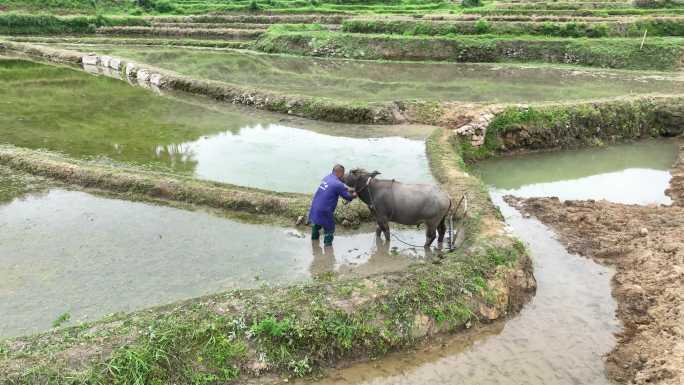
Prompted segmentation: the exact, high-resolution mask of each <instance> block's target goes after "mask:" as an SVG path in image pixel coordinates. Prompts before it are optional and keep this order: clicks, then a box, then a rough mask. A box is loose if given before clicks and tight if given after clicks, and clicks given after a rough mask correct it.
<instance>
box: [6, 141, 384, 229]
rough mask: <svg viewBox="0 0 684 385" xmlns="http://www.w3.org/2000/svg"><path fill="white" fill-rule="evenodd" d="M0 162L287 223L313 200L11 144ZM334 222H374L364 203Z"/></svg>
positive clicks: (342, 211)
mask: <svg viewBox="0 0 684 385" xmlns="http://www.w3.org/2000/svg"><path fill="white" fill-rule="evenodd" d="M0 164H3V165H5V166H7V167H11V168H13V169H16V170H20V171H23V172H27V173H29V174H32V175H38V176H43V177H48V178H52V179H55V180H58V181H61V182H64V183H67V184H71V185H76V186H80V187H84V188H97V189H101V190H105V191H111V192H114V193H118V194H133V195H135V194H139V195H143V196H147V197H149V198H153V199H161V200H168V201H175V202H180V203H190V204H194V205H199V206H207V207H211V208H217V209H222V210H226V211H228V212H234V213H237V214H240V213H242V214H248V215H250V216H253V217H255V218H257V219H258V218H261V219H263V220H268V219H272V220H275V221H276V222H281V223H287V224H293V223H296V222H297V221H298V218H299V217H302V218H306V215H307V211H308V208H309V203H310V201H311V196H310V195H307V194H298V193H279V192H274V191H267V190H260V189H256V188H249V187H242V186H235V185H230V184H225V183H219V182H209V181H202V180H198V179H195V178H191V177H183V176H179V175H171V174H165V173H159V172H153V171H148V170H143V169H140V168H135V167H132V166H113V165H110V164H102V163H97V162H89V161H81V160H75V159H71V158H68V157H65V156H62V155H60V154H56V153H52V152H48V151H36V150H29V149H24V148H19V147H14V146H9V145H0ZM335 219H336V220H337V221H338V222H339V223H341V224H343V225H346V226H356V225H359V224H361V223H362V222H369V221H370V220H371V219H372V218H371V214H370V211H369V210H368V209H367V208H366V207H365V205H362V204H359V203H358V202H355V203H354V204H350V205H345V206H340V208H339V209H338V210H337V211H336V213H335Z"/></svg>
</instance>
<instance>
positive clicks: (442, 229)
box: [437, 217, 447, 244]
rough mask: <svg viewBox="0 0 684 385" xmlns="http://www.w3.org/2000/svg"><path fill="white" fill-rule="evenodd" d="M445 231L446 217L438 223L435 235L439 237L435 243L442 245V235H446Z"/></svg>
mask: <svg viewBox="0 0 684 385" xmlns="http://www.w3.org/2000/svg"><path fill="white" fill-rule="evenodd" d="M446 230H447V228H446V217H444V218H442V220H441V221H440V222H439V226H438V227H437V234H439V237H437V243H439V244H442V243H444V235H445V234H446Z"/></svg>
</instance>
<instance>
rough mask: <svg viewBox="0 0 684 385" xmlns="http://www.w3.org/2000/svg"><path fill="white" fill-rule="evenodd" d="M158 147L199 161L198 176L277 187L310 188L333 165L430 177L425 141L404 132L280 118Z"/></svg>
mask: <svg viewBox="0 0 684 385" xmlns="http://www.w3.org/2000/svg"><path fill="white" fill-rule="evenodd" d="M155 153H157V154H162V155H163V156H168V157H169V158H171V159H175V160H178V161H183V162H189V161H192V162H194V163H195V171H194V175H195V176H196V177H198V178H202V179H208V180H215V181H221V182H228V183H232V184H237V185H242V186H251V187H258V188H263V189H268V190H275V191H289V192H305V193H309V192H312V189H315V187H316V186H317V185H318V183H319V182H320V178H321V177H322V176H323V175H326V174H327V173H328V172H329V171H330V169H331V168H332V166H333V165H334V164H336V163H341V164H344V165H346V166H347V168H353V167H364V168H366V169H371V170H380V171H381V172H382V174H383V175H384V176H385V177H386V178H396V179H398V180H401V181H402V182H407V183H414V182H418V183H420V182H423V183H424V182H432V181H433V179H432V177H431V175H430V173H429V168H428V162H427V156H426V154H425V144H424V142H423V141H421V140H413V139H407V138H403V137H396V136H395V137H383V138H347V137H341V136H330V135H325V134H321V133H317V132H312V131H309V130H304V129H300V128H294V127H288V126H284V125H280V124H268V125H261V124H256V125H250V126H246V127H242V128H240V129H239V130H237V131H225V132H221V133H218V134H214V135H207V136H203V137H201V138H199V139H197V140H195V141H192V142H186V143H181V144H172V145H166V146H163V147H162V146H158V147H157V149H156V150H155Z"/></svg>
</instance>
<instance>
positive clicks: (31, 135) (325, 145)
mask: <svg viewBox="0 0 684 385" xmlns="http://www.w3.org/2000/svg"><path fill="white" fill-rule="evenodd" d="M0 81H2V82H3V83H5V82H6V84H8V85H9V86H8V87H2V89H0V142H7V143H10V144H14V145H16V146H21V147H28V148H34V149H37V148H45V149H49V150H53V151H59V152H62V153H65V154H67V155H69V156H72V157H76V158H106V159H110V160H114V161H117V162H125V163H133V164H135V165H139V166H144V167H149V168H153V169H161V170H162V171H171V172H176V173H182V174H188V175H192V176H195V177H197V178H201V179H208V180H212V181H218V182H226V183H231V184H237V185H241V186H248V187H257V188H264V189H269V190H274V191H287V192H305V193H312V192H313V191H314V190H315V188H316V186H317V185H318V183H319V181H320V179H321V178H322V177H323V176H324V175H325V174H327V173H329V172H330V170H331V169H332V166H333V165H334V164H336V163H342V164H344V165H346V166H347V167H348V168H351V167H363V168H367V169H371V170H378V171H380V172H382V174H383V176H384V177H386V178H396V179H398V180H401V181H403V182H432V177H431V175H430V172H429V169H428V162H427V158H426V155H425V142H424V138H425V137H427V135H429V133H430V131H431V128H429V127H424V126H391V127H387V126H384V127H380V126H365V125H351V124H330V123H319V122H312V121H307V120H304V119H295V118H289V117H288V118H286V119H284V118H283V115H276V114H269V113H262V112H256V111H254V110H247V109H241V108H236V107H234V106H230V105H225V104H218V103H211V102H210V101H209V100H207V99H204V98H200V99H198V98H191V97H187V96H184V97H180V96H179V97H173V98H172V97H166V96H162V97H159V96H157V95H154V94H152V91H149V90H144V89H140V88H137V87H131V86H130V85H128V84H126V83H124V82H122V81H119V80H115V79H109V78H106V77H95V76H92V75H88V74H86V73H83V72H81V71H78V70H74V69H70V68H65V67H58V66H49V65H44V64H38V63H33V62H29V61H25V60H17V59H2V58H0ZM360 160H362V161H360Z"/></svg>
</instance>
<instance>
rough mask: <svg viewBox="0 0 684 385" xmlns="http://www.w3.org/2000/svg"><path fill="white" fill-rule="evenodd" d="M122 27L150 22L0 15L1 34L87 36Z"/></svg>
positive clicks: (17, 14) (105, 18) (117, 18)
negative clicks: (69, 34) (99, 29)
mask: <svg viewBox="0 0 684 385" xmlns="http://www.w3.org/2000/svg"><path fill="white" fill-rule="evenodd" d="M121 25H136V26H146V25H149V22H147V21H146V20H144V19H142V18H137V17H107V16H101V15H100V16H54V15H47V14H33V15H30V14H20V13H11V12H10V13H2V14H0V34H8V35H19V34H45V35H50V34H66V33H71V34H86V33H94V32H95V30H96V29H97V28H98V27H105V26H107V27H112V26H121Z"/></svg>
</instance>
